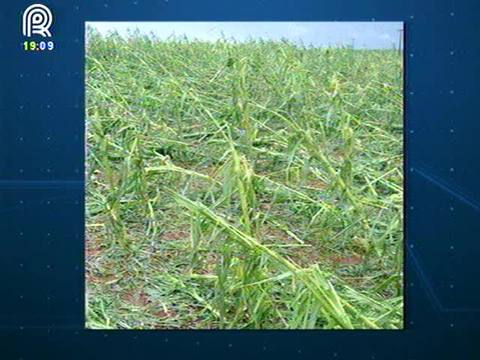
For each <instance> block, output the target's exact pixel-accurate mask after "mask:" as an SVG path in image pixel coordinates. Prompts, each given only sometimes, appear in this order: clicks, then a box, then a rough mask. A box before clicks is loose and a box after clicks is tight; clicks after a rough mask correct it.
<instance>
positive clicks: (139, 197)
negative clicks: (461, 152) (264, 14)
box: [86, 31, 403, 329]
mask: <svg viewBox="0 0 480 360" xmlns="http://www.w3.org/2000/svg"><path fill="white" fill-rule="evenodd" d="M402 86H403V85H402V59H401V56H400V55H398V54H397V53H396V52H395V51H393V50H353V49H351V48H313V47H304V46H298V45H294V44H291V43H289V42H272V41H261V40H259V41H249V42H243V43H238V42H234V41H226V40H221V41H217V42H215V43H209V42H201V41H190V40H187V39H178V38H177V39H171V40H168V41H160V40H158V39H155V38H154V37H152V36H141V35H138V34H132V35H131V36H129V37H128V38H122V37H120V36H118V35H115V34H112V35H108V36H101V35H99V34H98V33H95V32H93V31H90V32H89V33H88V42H87V61H86V89H87V90H86V91H87V94H86V96H87V109H86V114H87V135H86V136H87V208H86V214H87V216H86V219H87V242H86V268H87V279H86V284H87V326H88V327H91V328H222V329H224V328H237V329H244V328H252V329H265V328H272V329H277V328H281V329H299V328H302V329H305V328H319V329H398V328H401V327H402V324H403V308H402V304H403V285H402V284H403V233H402V222H403V220H402V208H403V204H402V199H403V177H402V176H403V175H402V174H403V170H402V162H403V153H402V133H403V127H402V125H403V121H402V111H403V108H402V103H403V99H402Z"/></svg>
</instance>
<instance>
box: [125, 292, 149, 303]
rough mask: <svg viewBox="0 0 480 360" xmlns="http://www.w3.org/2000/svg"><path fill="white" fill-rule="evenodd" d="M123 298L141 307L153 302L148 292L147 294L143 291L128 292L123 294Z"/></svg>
mask: <svg viewBox="0 0 480 360" xmlns="http://www.w3.org/2000/svg"><path fill="white" fill-rule="evenodd" d="M122 299H123V300H124V301H126V302H128V303H130V304H132V305H136V306H141V307H144V306H147V305H148V304H150V302H151V301H150V299H149V298H148V296H147V294H145V293H144V292H143V291H141V292H139V293H132V292H128V293H126V294H125V295H123V296H122Z"/></svg>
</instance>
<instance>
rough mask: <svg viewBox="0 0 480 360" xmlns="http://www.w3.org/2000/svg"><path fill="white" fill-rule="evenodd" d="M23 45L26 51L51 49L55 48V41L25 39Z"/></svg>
mask: <svg viewBox="0 0 480 360" xmlns="http://www.w3.org/2000/svg"><path fill="white" fill-rule="evenodd" d="M22 46H23V50H25V51H45V50H46V51H50V50H53V49H55V43H54V42H53V41H39V42H36V41H24V42H23V44H22Z"/></svg>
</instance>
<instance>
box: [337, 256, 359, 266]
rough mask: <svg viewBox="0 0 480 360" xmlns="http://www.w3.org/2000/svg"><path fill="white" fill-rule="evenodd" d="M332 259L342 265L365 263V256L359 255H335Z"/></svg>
mask: <svg viewBox="0 0 480 360" xmlns="http://www.w3.org/2000/svg"><path fill="white" fill-rule="evenodd" d="M332 260H333V262H334V263H336V264H341V265H359V264H361V263H363V258H362V257H361V256H359V255H352V256H344V257H335V258H333V259H332Z"/></svg>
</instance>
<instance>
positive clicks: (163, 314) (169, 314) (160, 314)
mask: <svg viewBox="0 0 480 360" xmlns="http://www.w3.org/2000/svg"><path fill="white" fill-rule="evenodd" d="M153 315H155V316H156V317H158V318H162V319H165V318H171V317H174V316H175V315H177V313H176V311H175V310H168V309H167V310H160V311H157V312H155V313H153Z"/></svg>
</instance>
